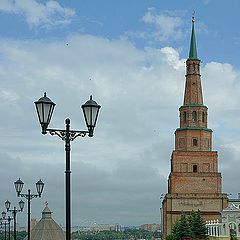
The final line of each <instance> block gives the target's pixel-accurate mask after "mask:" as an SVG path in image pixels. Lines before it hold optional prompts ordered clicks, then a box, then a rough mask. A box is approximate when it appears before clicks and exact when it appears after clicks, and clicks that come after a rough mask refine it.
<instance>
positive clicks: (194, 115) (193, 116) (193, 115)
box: [192, 111, 197, 122]
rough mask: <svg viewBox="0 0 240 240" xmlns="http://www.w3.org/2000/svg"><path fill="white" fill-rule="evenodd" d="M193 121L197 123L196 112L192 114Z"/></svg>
mask: <svg viewBox="0 0 240 240" xmlns="http://www.w3.org/2000/svg"><path fill="white" fill-rule="evenodd" d="M192 120H193V122H196V121H197V112H196V111H193V112H192Z"/></svg>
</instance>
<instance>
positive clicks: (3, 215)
mask: <svg viewBox="0 0 240 240" xmlns="http://www.w3.org/2000/svg"><path fill="white" fill-rule="evenodd" d="M2 218H3V219H5V218H6V212H4V211H3V212H2Z"/></svg>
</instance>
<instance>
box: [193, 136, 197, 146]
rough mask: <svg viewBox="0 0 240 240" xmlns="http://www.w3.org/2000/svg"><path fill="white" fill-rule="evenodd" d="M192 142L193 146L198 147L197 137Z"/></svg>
mask: <svg viewBox="0 0 240 240" xmlns="http://www.w3.org/2000/svg"><path fill="white" fill-rule="evenodd" d="M192 143H193V146H194V147H196V146H197V145H198V140H197V139H196V138H194V139H193V141H192Z"/></svg>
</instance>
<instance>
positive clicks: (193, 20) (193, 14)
mask: <svg viewBox="0 0 240 240" xmlns="http://www.w3.org/2000/svg"><path fill="white" fill-rule="evenodd" d="M194 16H195V10H193V13H192V23H194V22H195V17H194Z"/></svg>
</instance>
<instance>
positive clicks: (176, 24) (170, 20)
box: [142, 9, 183, 42]
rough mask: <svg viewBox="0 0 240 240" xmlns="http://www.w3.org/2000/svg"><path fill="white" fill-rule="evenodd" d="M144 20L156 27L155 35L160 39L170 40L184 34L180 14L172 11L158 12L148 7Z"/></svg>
mask: <svg viewBox="0 0 240 240" xmlns="http://www.w3.org/2000/svg"><path fill="white" fill-rule="evenodd" d="M142 20H143V22H144V23H146V24H149V25H152V26H154V27H155V28H156V31H155V32H154V34H153V36H154V38H155V39H156V40H158V41H164V42H166V41H168V40H169V39H175V40H176V39H179V38H181V37H182V36H183V31H182V29H181V27H182V25H183V21H182V19H181V18H180V17H179V16H175V15H173V14H172V13H171V12H169V11H168V12H164V13H161V14H157V13H156V12H155V11H154V9H148V11H147V12H146V13H145V15H144V16H143V18H142Z"/></svg>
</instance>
